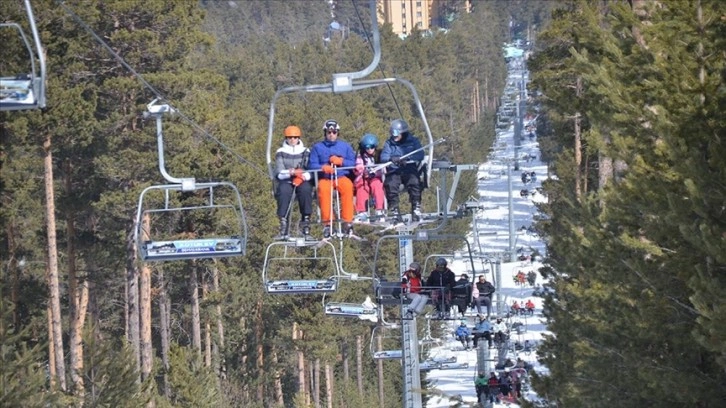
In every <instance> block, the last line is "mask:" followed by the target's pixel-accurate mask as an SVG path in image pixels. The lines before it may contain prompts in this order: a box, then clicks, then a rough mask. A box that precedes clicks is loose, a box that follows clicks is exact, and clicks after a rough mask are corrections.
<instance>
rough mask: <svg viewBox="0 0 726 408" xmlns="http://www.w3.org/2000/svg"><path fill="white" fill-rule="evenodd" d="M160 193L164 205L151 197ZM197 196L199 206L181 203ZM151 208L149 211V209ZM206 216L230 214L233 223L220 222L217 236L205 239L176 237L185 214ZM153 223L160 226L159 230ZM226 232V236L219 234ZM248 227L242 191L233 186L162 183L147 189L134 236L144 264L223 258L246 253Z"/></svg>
mask: <svg viewBox="0 0 726 408" xmlns="http://www.w3.org/2000/svg"><path fill="white" fill-rule="evenodd" d="M154 192H159V193H161V194H162V197H163V205H161V206H158V205H150V203H151V202H152V201H153V202H158V201H156V200H150V199H149V196H150V195H153V193H154ZM188 194H193V195H198V196H199V199H201V200H202V201H203V202H202V203H199V204H196V205H185V204H181V203H180V201H179V198H182V196H183V195H188ZM147 207H148V208H147ZM195 213H196V214H199V213H205V214H207V215H211V216H212V217H215V218H216V217H223V216H225V215H227V216H228V217H230V218H229V220H231V221H232V222H220V223H218V224H219V230H218V231H216V232H217V234H214V235H211V236H204V237H196V236H195V237H194V238H182V237H181V236H183V234H184V233H183V232H182V233H179V234H175V233H174V232H172V231H169V229H175V226H176V225H178V220H179V219H181V218H183V217H184V216H185V215H186V216H188V217H193V216H194V215H195ZM146 216H149V217H150V221H149V226H150V227H149V229H145V228H144V224H145V223H144V218H145V217H146ZM154 221H159V222H158V224H160V225H161V226H159V227H156V226H155V224H156V223H155V222H154ZM162 230H166V231H162ZM219 232H224V234H219ZM246 234H247V227H246V223H245V220H244V213H243V212H242V199H241V197H240V193H239V190H238V189H237V187H235V186H234V185H233V184H231V183H227V182H209V183H194V185H193V186H188V185H187V186H185V185H182V184H161V185H153V186H149V187H147V188H145V189H144V190H143V191H142V193H141V195H140V197H139V203H138V208H137V211H136V228H135V237H136V242H137V243H138V246H139V253H140V254H141V259H143V260H144V261H173V260H182V259H201V258H223V257H231V256H240V255H244V254H245V248H246Z"/></svg>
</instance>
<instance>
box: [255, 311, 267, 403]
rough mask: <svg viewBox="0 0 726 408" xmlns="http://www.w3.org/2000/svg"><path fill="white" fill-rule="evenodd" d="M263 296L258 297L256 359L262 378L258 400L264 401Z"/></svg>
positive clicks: (259, 374)
mask: <svg viewBox="0 0 726 408" xmlns="http://www.w3.org/2000/svg"><path fill="white" fill-rule="evenodd" d="M262 306H263V301H262V298H261V297H260V298H258V300H257V306H256V308H255V347H256V351H257V360H256V361H255V363H256V367H257V378H258V379H259V380H260V381H259V384H258V385H257V401H259V402H260V403H263V401H264V398H265V381H264V378H265V348H264V345H263V344H262V338H263V334H264V328H263V321H262Z"/></svg>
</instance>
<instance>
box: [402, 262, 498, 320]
mask: <svg viewBox="0 0 726 408" xmlns="http://www.w3.org/2000/svg"><path fill="white" fill-rule="evenodd" d="M401 285H402V290H401V292H402V293H404V294H405V295H406V296H407V297H408V298H409V299H410V300H411V303H410V304H409V306H408V311H407V315H406V316H405V317H406V318H413V317H414V316H416V315H418V314H422V313H423V309H424V307H425V306H426V304H427V303H428V301H429V298H430V299H431V304H432V305H434V307H435V308H436V312H437V314H436V316H437V317H438V318H441V319H447V318H453V317H455V313H454V314H453V315H452V313H451V312H452V309H453V308H454V306H456V307H457V308H458V313H460V314H461V316H464V312H465V310H466V308H467V307H469V306H472V307H477V310H478V312H479V313H480V314H481V307H482V306H486V307H487V312H488V313H487V317H489V314H490V313H491V297H492V294H493V293H494V290H495V289H494V286H493V285H492V284H491V283H489V282H487V280H486V278H485V277H484V276H483V275H480V276H479V281H478V282H477V283H476V284H475V285H472V284H471V282H469V276H468V275H467V274H462V275H461V277H460V278H459V280H456V275H455V274H454V272H453V271H452V270H451V269H449V268H448V262H447V261H446V258H438V259H437V260H436V268H435V269H434V270H433V271H431V273H430V274H429V276H428V278H426V280H424V279H423V277H422V276H421V265H420V264H419V263H418V262H413V263H411V265H409V267H408V270H406V272H404V273H403V278H402V279H401Z"/></svg>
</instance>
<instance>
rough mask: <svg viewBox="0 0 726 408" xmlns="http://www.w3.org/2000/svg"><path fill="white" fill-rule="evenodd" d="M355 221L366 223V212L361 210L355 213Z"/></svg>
mask: <svg viewBox="0 0 726 408" xmlns="http://www.w3.org/2000/svg"><path fill="white" fill-rule="evenodd" d="M355 222H360V223H367V222H368V213H367V212H361V213H358V214H356V216H355Z"/></svg>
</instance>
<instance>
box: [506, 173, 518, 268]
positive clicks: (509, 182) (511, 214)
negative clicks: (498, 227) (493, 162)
mask: <svg viewBox="0 0 726 408" xmlns="http://www.w3.org/2000/svg"><path fill="white" fill-rule="evenodd" d="M512 188H513V187H512V164H511V163H507V190H508V191H509V193H508V194H509V260H510V261H511V262H514V261H516V260H517V254H516V251H515V250H514V197H512Z"/></svg>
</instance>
